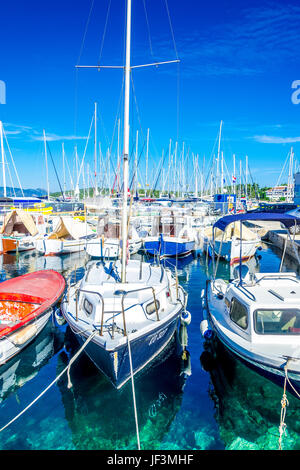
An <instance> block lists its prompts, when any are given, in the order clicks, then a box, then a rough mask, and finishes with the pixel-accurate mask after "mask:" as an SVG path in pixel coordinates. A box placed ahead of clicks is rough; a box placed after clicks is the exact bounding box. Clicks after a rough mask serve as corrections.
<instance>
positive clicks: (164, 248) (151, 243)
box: [144, 237, 195, 258]
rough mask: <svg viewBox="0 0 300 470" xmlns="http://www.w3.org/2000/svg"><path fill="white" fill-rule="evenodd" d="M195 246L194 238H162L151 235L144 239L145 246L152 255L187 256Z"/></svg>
mask: <svg viewBox="0 0 300 470" xmlns="http://www.w3.org/2000/svg"><path fill="white" fill-rule="evenodd" d="M194 247H195V242H194V240H192V241H184V240H180V239H174V240H172V239H168V238H164V239H163V240H160V238H157V237H150V238H149V239H145V241H144V248H145V251H146V252H147V253H149V254H150V255H152V256H156V255H159V256H160V257H165V258H167V257H180V256H187V255H189V254H190V253H191V252H192V251H193V250H194Z"/></svg>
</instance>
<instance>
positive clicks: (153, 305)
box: [146, 300, 160, 315]
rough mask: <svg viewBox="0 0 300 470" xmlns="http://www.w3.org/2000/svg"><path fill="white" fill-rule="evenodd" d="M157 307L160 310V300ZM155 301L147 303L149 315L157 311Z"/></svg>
mask: <svg viewBox="0 0 300 470" xmlns="http://www.w3.org/2000/svg"><path fill="white" fill-rule="evenodd" d="M155 302H156V308H157V311H158V310H159V306H160V304H159V301H158V300H156V301H155ZM155 302H154V301H153V302H151V303H150V304H148V305H146V312H147V314H148V315H152V314H153V313H156V308H155Z"/></svg>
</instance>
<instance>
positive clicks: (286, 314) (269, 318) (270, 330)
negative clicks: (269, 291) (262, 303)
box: [254, 309, 300, 335]
mask: <svg viewBox="0 0 300 470" xmlns="http://www.w3.org/2000/svg"><path fill="white" fill-rule="evenodd" d="M254 328H255V332H256V333H258V334H262V335H295V334H296V335H299V334H300V310H297V309H282V310H255V312H254Z"/></svg>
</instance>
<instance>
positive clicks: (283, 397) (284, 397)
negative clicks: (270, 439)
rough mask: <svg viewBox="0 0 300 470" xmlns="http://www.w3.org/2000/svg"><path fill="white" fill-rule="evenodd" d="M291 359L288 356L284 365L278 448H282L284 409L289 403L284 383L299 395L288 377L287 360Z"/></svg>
mask: <svg viewBox="0 0 300 470" xmlns="http://www.w3.org/2000/svg"><path fill="white" fill-rule="evenodd" d="M291 360H292V359H291V358H289V359H288V360H287V362H286V364H285V366H284V375H285V377H284V385H283V395H282V399H281V412H280V425H279V450H282V445H281V444H282V436H283V434H284V433H285V431H286V427H287V426H286V423H285V417H286V409H287V406H288V405H289V402H288V399H287V396H286V385H287V383H288V384H289V386H290V387H291V388H292V389H293V391H294V392H295V394H296V395H297V396H298V398H300V395H299V393H298V392H297V390H296V389H295V387H294V386H293V384H292V383H291V381H290V379H289V377H288V366H289V362H290V361H291Z"/></svg>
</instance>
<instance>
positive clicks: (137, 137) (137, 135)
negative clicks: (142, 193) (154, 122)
mask: <svg viewBox="0 0 300 470" xmlns="http://www.w3.org/2000/svg"><path fill="white" fill-rule="evenodd" d="M138 145H139V131H136V143H135V165H134V166H135V175H134V180H135V183H134V187H135V193H136V194H138V182H137V167H138V165H137V161H138ZM132 190H133V188H132Z"/></svg>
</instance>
